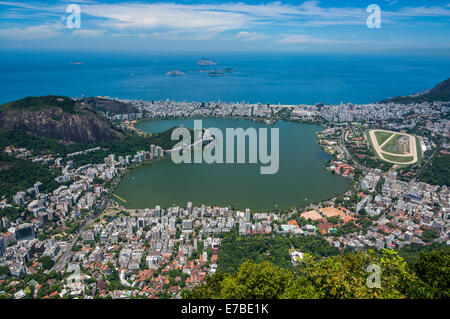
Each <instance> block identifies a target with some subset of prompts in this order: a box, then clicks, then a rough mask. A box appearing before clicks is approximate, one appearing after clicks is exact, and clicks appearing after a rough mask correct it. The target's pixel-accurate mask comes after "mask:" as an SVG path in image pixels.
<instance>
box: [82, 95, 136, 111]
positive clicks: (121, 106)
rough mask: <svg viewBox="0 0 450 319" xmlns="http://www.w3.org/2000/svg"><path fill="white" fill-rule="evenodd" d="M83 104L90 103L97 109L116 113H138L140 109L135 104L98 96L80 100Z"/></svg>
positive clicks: (89, 104)
mask: <svg viewBox="0 0 450 319" xmlns="http://www.w3.org/2000/svg"><path fill="white" fill-rule="evenodd" d="M80 103H81V105H88V106H90V107H92V108H94V109H95V110H97V111H103V112H106V111H109V112H110V113H115V114H129V113H138V112H139V109H138V108H137V107H135V106H134V105H131V104H128V103H123V102H120V101H115V100H109V99H102V98H98V97H89V98H85V99H83V100H81V101H80Z"/></svg>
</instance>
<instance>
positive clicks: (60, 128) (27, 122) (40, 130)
mask: <svg viewBox="0 0 450 319" xmlns="http://www.w3.org/2000/svg"><path fill="white" fill-rule="evenodd" d="M14 129H18V130H22V131H25V132H28V133H31V134H33V135H36V136H40V137H49V138H54V139H58V140H62V141H64V142H90V143H92V142H104V141H114V140H120V139H121V138H122V137H123V133H122V132H120V131H118V130H117V129H115V128H114V127H113V126H112V125H111V123H110V122H108V120H107V119H106V118H105V117H104V116H102V115H101V114H100V113H98V112H97V111H95V110H94V109H93V108H92V107H91V106H89V105H88V104H87V103H83V102H82V101H75V100H72V99H70V98H68V97H65V96H50V95H49V96H39V97H26V98H24V99H20V100H17V101H13V102H9V103H6V104H3V105H1V106H0V130H14Z"/></svg>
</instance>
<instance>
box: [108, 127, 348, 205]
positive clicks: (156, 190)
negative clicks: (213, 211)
mask: <svg viewBox="0 0 450 319" xmlns="http://www.w3.org/2000/svg"><path fill="white" fill-rule="evenodd" d="M180 125H183V126H184V127H187V128H193V127H194V120H192V119H183V120H154V121H147V122H141V123H139V124H138V125H136V128H137V129H139V130H142V131H145V132H147V133H156V132H162V131H165V130H167V129H170V128H173V127H178V126H180ZM203 127H204V128H209V127H216V128H219V129H221V130H223V132H225V130H226V128H238V127H242V128H243V129H244V130H245V129H247V128H250V127H254V128H256V129H259V128H271V126H269V125H266V124H264V123H259V122H253V121H250V120H242V119H203ZM273 127H276V128H279V135H280V138H279V141H280V143H279V170H278V172H277V173H276V174H273V175H261V174H260V163H256V164H253V163H248V161H246V163H245V164H240V163H233V164H227V163H220V164H218V163H213V164H207V163H197V164H196V163H181V164H175V163H174V162H172V160H171V159H170V156H168V158H167V159H165V160H162V161H158V162H155V163H151V164H148V165H147V164H146V165H143V166H140V167H138V168H136V169H133V170H131V171H129V172H128V173H127V174H126V175H125V176H124V177H123V178H122V180H121V182H120V183H119V185H118V186H117V188H116V190H115V194H117V195H118V196H120V197H121V198H123V199H124V200H126V203H124V202H121V204H122V205H124V206H125V207H128V208H151V207H154V206H155V205H161V206H162V207H168V206H172V205H179V206H186V203H187V202H189V201H190V202H193V204H194V205H202V204H205V205H211V206H228V205H231V206H233V207H235V208H239V209H245V208H250V209H253V210H270V209H277V208H290V207H295V206H298V205H303V204H305V203H311V202H316V201H319V200H325V199H327V198H331V197H333V196H335V195H337V194H340V193H343V192H345V191H346V190H347V188H348V187H349V185H350V181H349V180H347V179H345V178H343V177H340V176H337V175H332V174H331V173H330V172H329V171H327V170H325V167H324V165H325V164H326V162H327V161H328V160H330V159H331V157H330V155H328V154H327V153H325V152H324V151H323V150H322V149H321V148H320V147H319V145H318V144H317V136H316V133H317V132H319V131H321V130H323V127H321V126H318V125H310V124H299V123H293V122H285V121H279V122H277V123H276V124H275V125H274V126H273ZM269 149H270V148H269Z"/></svg>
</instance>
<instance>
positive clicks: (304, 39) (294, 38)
mask: <svg viewBox="0 0 450 319" xmlns="http://www.w3.org/2000/svg"><path fill="white" fill-rule="evenodd" d="M281 36H282V37H281V39H280V40H279V41H278V42H280V43H284V44H337V43H342V42H340V41H336V40H331V39H324V38H316V37H312V36H309V35H305V34H282V35H281Z"/></svg>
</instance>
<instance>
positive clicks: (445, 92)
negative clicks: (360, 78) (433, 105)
mask: <svg viewBox="0 0 450 319" xmlns="http://www.w3.org/2000/svg"><path fill="white" fill-rule="evenodd" d="M434 101H442V102H450V78H448V79H447V80H445V81H443V82H441V83H439V84H438V85H436V86H435V87H434V88H432V89H430V90H426V91H423V92H420V93H416V94H412V95H408V96H397V97H394V98H392V99H388V100H384V101H381V103H389V102H393V103H400V104H409V103H420V102H434Z"/></svg>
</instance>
